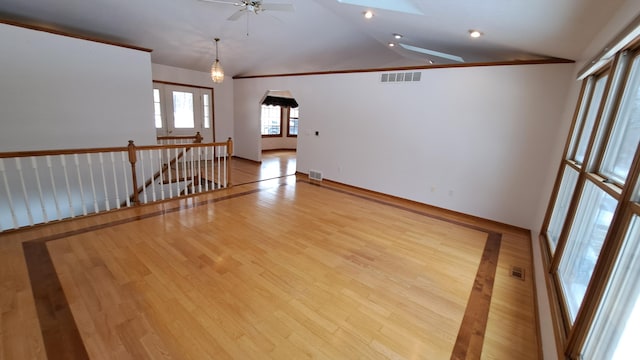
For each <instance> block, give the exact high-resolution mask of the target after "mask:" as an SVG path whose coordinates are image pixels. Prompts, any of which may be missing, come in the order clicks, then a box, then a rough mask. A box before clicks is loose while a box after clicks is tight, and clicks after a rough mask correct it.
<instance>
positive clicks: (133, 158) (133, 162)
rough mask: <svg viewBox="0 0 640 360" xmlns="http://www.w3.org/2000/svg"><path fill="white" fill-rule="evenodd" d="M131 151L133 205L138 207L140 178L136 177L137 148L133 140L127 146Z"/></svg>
mask: <svg viewBox="0 0 640 360" xmlns="http://www.w3.org/2000/svg"><path fill="white" fill-rule="evenodd" d="M127 149H128V151H129V162H130V163H131V180H132V181H133V187H132V189H133V203H134V204H136V205H138V177H137V175H136V161H137V159H136V146H135V145H134V144H133V140H129V145H128V146H127Z"/></svg>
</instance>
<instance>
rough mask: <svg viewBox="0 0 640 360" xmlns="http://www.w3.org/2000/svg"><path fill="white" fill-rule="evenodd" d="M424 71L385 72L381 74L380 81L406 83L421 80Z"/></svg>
mask: <svg viewBox="0 0 640 360" xmlns="http://www.w3.org/2000/svg"><path fill="white" fill-rule="evenodd" d="M421 76H422V73H421V72H419V71H416V72H397V73H384V74H381V75H380V82H383V83H404V82H413V81H420V77H421Z"/></svg>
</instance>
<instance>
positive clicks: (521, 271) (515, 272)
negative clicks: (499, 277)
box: [511, 266, 524, 280]
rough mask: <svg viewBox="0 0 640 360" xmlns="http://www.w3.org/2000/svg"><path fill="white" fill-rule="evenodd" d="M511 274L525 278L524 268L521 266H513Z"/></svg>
mask: <svg viewBox="0 0 640 360" xmlns="http://www.w3.org/2000/svg"><path fill="white" fill-rule="evenodd" d="M511 276H512V277H514V278H516V279H520V280H524V269H523V268H521V267H520V266H512V267H511Z"/></svg>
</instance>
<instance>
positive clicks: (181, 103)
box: [173, 91, 195, 129]
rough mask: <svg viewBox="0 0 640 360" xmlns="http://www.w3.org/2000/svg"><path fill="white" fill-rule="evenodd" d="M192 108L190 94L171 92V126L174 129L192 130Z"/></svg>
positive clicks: (193, 120) (193, 121)
mask: <svg viewBox="0 0 640 360" xmlns="http://www.w3.org/2000/svg"><path fill="white" fill-rule="evenodd" d="M193 108H194V106H193V94H192V93H188V92H181V91H174V92H173V126H174V127H175V128H176V129H193V127H194V124H195V119H194V115H193V114H194V112H193Z"/></svg>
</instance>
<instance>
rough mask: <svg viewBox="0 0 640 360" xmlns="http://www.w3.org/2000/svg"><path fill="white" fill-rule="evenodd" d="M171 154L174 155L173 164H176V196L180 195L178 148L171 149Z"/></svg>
mask: <svg viewBox="0 0 640 360" xmlns="http://www.w3.org/2000/svg"><path fill="white" fill-rule="evenodd" d="M173 154H174V155H175V157H174V159H175V162H174V164H176V196H178V197H179V196H180V166H178V164H179V159H178V148H174V149H173Z"/></svg>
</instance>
